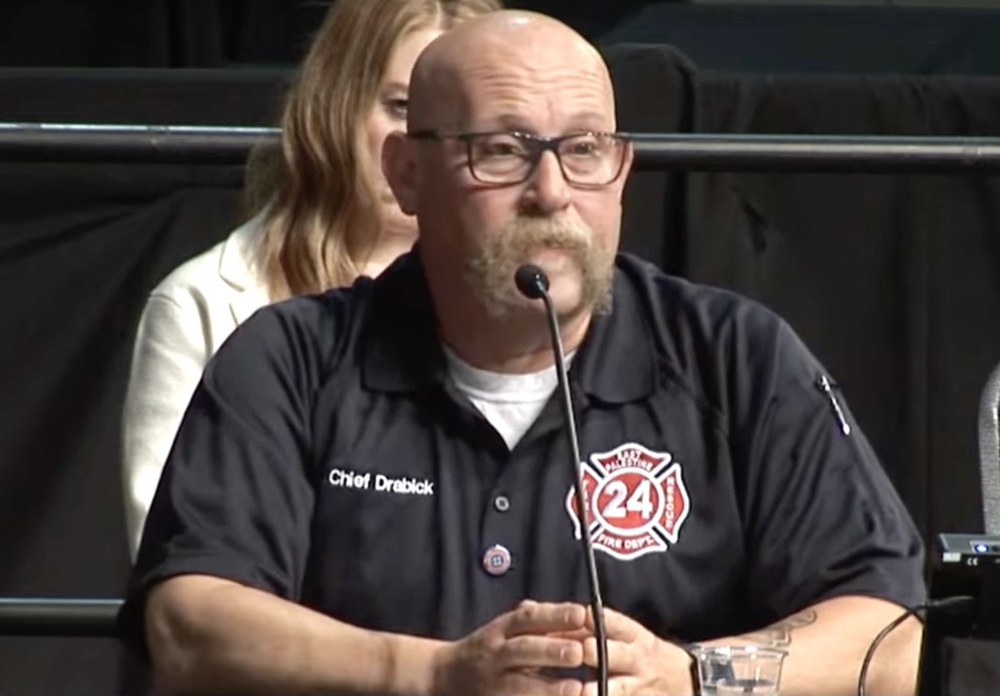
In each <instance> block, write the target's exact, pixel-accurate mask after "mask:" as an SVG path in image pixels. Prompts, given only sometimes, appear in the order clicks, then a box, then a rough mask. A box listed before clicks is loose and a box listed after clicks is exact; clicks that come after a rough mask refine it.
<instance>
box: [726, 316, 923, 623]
mask: <svg viewBox="0 0 1000 696" xmlns="http://www.w3.org/2000/svg"><path fill="white" fill-rule="evenodd" d="M770 357H771V358H773V363H772V367H771V370H770V371H769V372H768V371H765V373H766V374H768V380H767V383H766V384H759V385H756V388H757V389H758V390H761V391H762V392H763V393H765V394H766V398H763V399H761V401H760V402H759V404H760V408H759V411H758V413H757V414H755V415H753V416H750V427H749V428H748V429H747V432H748V438H747V449H746V461H745V465H746V472H745V473H746V476H745V481H744V490H743V507H744V510H745V514H746V530H747V541H748V546H749V549H750V559H751V569H750V577H749V588H750V601H751V602H754V603H758V605H759V606H762V607H763V608H764V609H765V611H766V612H767V613H768V614H769V615H770V617H778V618H780V617H785V616H788V615H789V614H791V613H794V612H795V611H799V610H801V609H802V608H804V607H805V606H808V605H810V604H813V603H815V602H818V601H820V600H823V599H828V598H832V597H835V596H841V595H847V594H858V595H865V596H872V597H878V598H882V599H886V600H889V601H892V602H895V603H897V604H900V605H902V606H912V605H914V604H918V603H920V602H922V601H923V600H924V596H925V588H924V584H923V548H922V544H921V540H920V536H919V534H918V532H917V530H916V527H915V525H914V524H913V521H912V519H911V517H910V515H909V513H908V511H907V510H906V508H905V506H904V505H903V503H902V501H901V500H900V498H899V496H898V494H897V493H896V491H895V489H894V488H893V486H892V484H891V482H890V481H889V479H888V477H887V476H886V474H885V472H884V470H883V469H882V466H881V464H880V463H879V461H878V458H877V457H876V455H875V453H874V451H873V450H872V448H871V446H870V445H869V443H868V441H867V439H866V438H865V436H864V434H863V433H862V432H861V429H860V428H859V427H858V424H857V423H856V422H855V420H854V418H853V416H852V414H851V412H850V409H849V407H848V405H847V403H846V400H845V399H844V397H843V394H842V393H841V392H840V391H839V389H837V386H836V383H835V381H834V380H833V379H832V378H830V377H829V376H828V375H827V373H826V371H825V370H824V368H823V367H822V366H821V365H820V363H819V362H818V361H817V360H816V359H815V358H814V357H813V356H812V355H811V354H810V353H809V352H808V350H807V349H806V348H805V347H804V346H803V345H802V343H801V341H800V340H799V339H798V338H797V337H796V336H795V335H794V333H793V332H792V330H791V329H790V328H789V327H788V326H787V325H786V324H784V323H783V322H782V323H780V324H779V326H778V330H777V337H776V340H775V343H774V345H773V352H771V353H770Z"/></svg>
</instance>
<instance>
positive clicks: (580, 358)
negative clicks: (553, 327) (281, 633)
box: [123, 252, 924, 642]
mask: <svg viewBox="0 0 1000 696" xmlns="http://www.w3.org/2000/svg"><path fill="white" fill-rule="evenodd" d="M570 382H571V388H572V390H573V395H574V402H575V404H574V408H575V412H576V416H577V423H578V426H579V431H580V449H581V456H582V457H583V458H584V460H585V463H586V474H585V482H586V507H587V512H588V514H587V518H588V519H590V521H591V524H592V531H593V533H594V536H595V539H596V542H595V549H596V554H597V563H598V570H599V575H600V579H601V583H602V586H603V592H604V598H605V602H606V604H607V605H609V606H611V607H614V608H615V609H618V610H620V611H622V612H624V613H626V614H628V615H630V616H632V617H634V618H636V619H638V620H639V621H641V622H642V623H643V624H645V625H646V626H647V627H649V628H650V629H652V630H653V631H654V632H655V633H657V634H659V635H661V636H663V637H669V638H672V639H676V640H683V641H689V640H700V639H706V638H710V637H713V636H720V635H731V634H735V633H740V632H745V631H748V630H752V629H755V628H760V627H762V626H764V625H767V624H769V623H772V622H774V621H775V620H778V619H780V618H784V617H786V616H788V615H789V614H791V613H793V612H795V611H797V610H800V609H802V608H804V607H806V606H808V605H810V604H812V603H814V602H816V601H818V600H822V599H825V598H830V597H834V596H837V595H844V594H861V595H870V596H874V597H881V598H885V599H888V600H891V601H893V602H897V603H899V604H901V605H911V604H915V603H918V602H920V601H922V599H923V597H924V587H923V582H922V570H921V569H922V549H921V543H920V540H919V536H918V534H917V532H916V529H915V527H914V525H913V523H912V520H911V519H910V517H909V515H908V514H907V512H906V510H905V508H904V506H903V504H902V503H901V502H900V500H899V498H898V496H897V494H896V493H895V491H894V490H893V488H892V486H891V485H890V483H889V481H888V479H887V478H886V476H885V474H884V472H883V471H882V469H881V467H880V465H879V463H878V461H877V459H876V457H875V455H874V454H873V452H872V449H871V447H870V446H869V444H868V442H867V441H866V440H865V438H864V436H863V434H862V433H861V431H860V430H859V429H858V428H857V426H856V424H855V423H854V421H853V420H852V416H851V413H850V411H849V410H848V407H847V404H846V403H844V400H843V398H842V397H841V395H840V394H839V393H838V392H837V391H836V387H835V386H833V385H832V384H831V382H830V380H828V379H827V378H826V376H825V372H824V370H823V368H822V367H821V366H820V364H819V363H818V362H817V361H816V359H815V358H814V357H813V356H812V355H811V354H810V353H809V352H808V351H807V349H806V348H805V347H804V346H803V345H802V343H801V342H800V341H799V339H798V338H797V337H796V336H795V334H794V333H793V332H792V330H791V329H790V328H789V327H788V325H787V324H785V323H784V322H783V321H781V320H780V319H779V318H777V317H776V316H775V315H774V314H773V313H771V312H769V311H768V310H766V309H765V308H763V307H762V306H760V305H758V304H756V303H753V302H751V301H748V300H746V299H743V298H740V297H738V296H736V295H734V294H731V293H727V292H724V291H720V290H716V289H711V288H706V287H702V286H698V285H694V284H691V283H688V282H685V281H682V280H679V279H677V278H672V277H669V276H667V275H665V274H663V273H662V272H661V271H659V270H658V269H657V268H656V267H654V266H653V265H651V264H648V263H645V262H642V261H639V260H637V259H635V258H630V257H628V256H626V255H621V256H619V258H618V260H617V264H616V271H615V279H614V302H613V311H612V312H611V313H610V314H608V315H604V316H598V317H595V318H594V320H593V321H592V324H591V326H590V329H589V331H588V334H587V336H586V338H585V340H584V342H583V343H582V344H581V345H580V347H579V349H578V351H577V354H576V357H575V359H574V361H573V365H572V369H571V371H570ZM563 427H564V424H563V419H562V417H561V415H560V410H559V405H558V401H557V399H556V398H555V396H553V398H551V399H550V401H549V402H548V403H547V404H546V406H545V408H544V409H543V411H542V412H541V414H540V416H539V417H538V419H537V421H536V422H535V423H534V424H533V425H532V426H531V428H530V429H529V430H528V431H527V433H526V434H525V435H524V437H523V439H521V440H520V441H519V442H518V443H517V445H516V446H515V447H514V449H513V450H512V451H511V450H509V449H508V448H507V446H506V444H505V443H504V441H503V439H502V438H501V437H500V435H499V434H498V433H497V432H496V431H495V430H494V429H493V427H492V426H491V425H490V424H489V423H488V422H487V421H486V420H485V419H484V418H483V416H482V415H481V414H480V413H479V411H478V410H477V409H476V408H475V407H474V406H473V405H472V404H471V403H470V402H469V401H468V399H466V398H465V397H464V396H463V394H462V393H461V392H459V391H458V390H457V389H456V388H455V387H454V386H453V385H452V383H451V382H450V380H449V379H448V376H447V367H446V362H445V359H444V356H443V353H442V350H441V347H440V343H439V340H438V338H437V336H436V333H435V318H434V312H433V307H432V305H431V302H430V299H429V296H428V291H427V287H426V283H425V280H424V277H423V272H422V267H421V264H420V262H419V256H418V252H415V253H411V254H409V255H407V256H404V257H403V258H401V259H400V260H399V261H397V262H396V263H395V264H394V265H393V266H392V267H391V268H390V269H388V270H387V271H386V272H385V273H384V274H382V276H380V277H379V279H377V280H375V281H372V280H368V279H362V280H359V281H358V282H357V283H355V284H354V285H353V286H352V287H351V288H349V289H342V290H333V291H330V292H327V293H325V294H323V295H318V296H311V297H300V298H294V299H291V300H288V301H285V302H282V303H280V304H277V305H273V306H270V307H267V308H264V309H262V310H260V311H259V312H257V313H256V314H255V315H254V316H253V317H252V318H251V319H250V320H248V321H247V322H246V323H245V324H244V325H243V326H241V327H240V329H239V330H238V331H236V332H235V333H234V334H233V335H232V337H231V338H230V339H229V341H227V342H226V343H225V345H224V346H223V347H222V348H221V350H220V351H219V352H218V354H217V355H216V356H215V357H214V358H213V360H212V361H211V362H210V363H209V365H208V367H207V368H206V370H205V374H204V377H203V379H202V382H201V384H200V385H199V387H198V389H197V391H196V393H195V394H194V397H193V399H192V401H191V404H190V406H189V408H188V410H187V413H186V415H185V417H184V420H183V424H182V426H181V428H180V431H179V434H178V436H177V439H176V441H175V444H174V447H173V450H172V452H171V454H170V457H169V460H168V462H167V466H166V468H165V471H164V475H163V478H162V481H161V484H160V487H159V490H158V491H157V494H156V497H155V500H154V503H153V506H152V510H151V512H150V515H149V519H148V522H147V524H146V529H145V534H144V537H143V542H142V547H141V550H140V552H139V556H138V560H137V565H136V567H135V570H134V576H133V581H132V586H131V591H130V596H129V598H128V602H127V604H126V609H125V611H124V614H123V623H124V625H125V628H126V630H127V631H128V632H129V633H130V634H131V636H132V638H133V639H134V640H136V641H139V642H141V640H142V631H141V630H140V627H141V623H140V621H138V619H139V618H140V617H141V611H137V610H138V609H141V606H142V600H143V597H144V595H145V592H146V591H147V590H148V589H149V588H150V586H152V585H153V584H155V583H156V582H158V581H161V580H163V579H165V578H167V577H169V576H172V575H176V574H180V573H207V574H212V575H217V576H222V577H225V578H230V579H232V580H235V581H237V582H239V583H243V584H246V585H250V586H253V587H257V588H260V589H263V590H266V591H268V592H272V593H275V594H277V595H280V596H282V597H285V598H288V599H290V600H293V601H296V602H299V603H302V604H304V605H307V606H309V607H312V608H314V609H317V610H319V611H321V612H324V613H326V614H329V615H330V616H333V617H336V618H338V619H340V620H343V621H346V622H348V623H350V624H354V625H357V626H361V627H365V628H370V629H377V630H385V631H395V632H402V633H408V634H416V635H423V636H434V637H440V638H446V639H454V638H458V637H460V636H463V635H465V634H466V633H468V632H469V631H471V630H473V629H474V628H476V627H478V626H480V625H482V624H483V623H485V622H486V621H488V620H489V619H491V618H492V617H494V616H496V615H498V614H500V613H501V612H504V611H506V610H508V609H510V608H512V607H513V606H515V605H516V604H517V603H518V602H519V601H520V600H522V599H524V598H532V599H536V600H540V601H562V600H575V601H579V602H586V601H587V589H586V587H587V586H586V574H585V571H584V566H583V560H582V555H581V551H580V547H579V542H578V541H577V538H576V535H577V533H578V531H579V524H580V520H581V518H582V516H581V515H580V511H579V510H578V509H577V506H576V505H575V502H574V499H573V498H572V495H571V491H572V481H573V474H572V471H571V468H570V465H569V462H568V460H569V455H568V444H567V440H566V437H565V434H564V430H563ZM848 431H849V432H848Z"/></svg>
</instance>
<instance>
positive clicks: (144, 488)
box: [122, 216, 269, 558]
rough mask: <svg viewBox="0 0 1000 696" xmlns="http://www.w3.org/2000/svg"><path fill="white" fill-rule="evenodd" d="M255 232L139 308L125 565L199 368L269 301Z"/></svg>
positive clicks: (129, 407)
mask: <svg viewBox="0 0 1000 696" xmlns="http://www.w3.org/2000/svg"><path fill="white" fill-rule="evenodd" d="M259 233H260V216H258V217H256V218H254V219H252V220H250V221H249V222H247V223H246V224H244V225H243V226H241V227H239V228H237V229H236V230H235V231H233V232H232V233H231V234H230V235H229V237H228V238H227V239H226V240H225V241H223V242H221V243H219V244H217V245H216V246H214V247H212V248H211V249H209V250H208V251H206V252H205V253H203V254H201V255H199V256H196V257H195V258H193V259H190V260H189V261H187V262H185V263H184V264H182V265H181V266H179V267H178V268H176V269H175V270H174V271H173V272H171V273H170V275H168V276H167V277H166V278H165V279H164V280H163V282H161V283H160V284H159V285H158V286H157V287H156V288H155V289H154V290H153V291H152V293H150V296H149V299H148V300H147V302H146V307H145V308H144V309H143V312H142V317H141V318H140V320H139V328H138V333H137V335H136V339H135V348H134V350H133V354H132V369H131V373H130V376H129V383H128V389H127V391H126V395H125V406H124V412H123V414H122V477H123V484H124V489H125V490H124V492H125V524H126V529H127V532H128V543H129V549H130V551H131V553H132V557H133V558H134V557H135V554H136V552H137V550H138V548H139V540H140V538H141V536H142V527H143V525H144V524H145V522H146V513H147V512H148V511H149V506H150V503H151V502H152V500H153V494H154V493H155V492H156V486H157V483H158V482H159V480H160V473H161V472H162V470H163V465H164V463H165V462H166V460H167V455H168V454H169V453H170V447H171V446H172V445H173V441H174V436H175V435H176V433H177V428H178V427H179V426H180V422H181V418H182V417H183V415H184V411H185V410H186V409H187V405H188V402H189V401H190V400H191V395H192V394H193V393H194V390H195V387H197V386H198V382H199V380H200V379H201V373H202V371H203V370H204V368H205V364H206V363H207V362H208V359H209V358H211V357H212V355H213V354H214V353H215V351H216V350H218V349H219V346H221V345H222V343H223V342H224V341H225V340H226V338H228V337H229V335H230V334H231V333H232V332H233V330H234V329H236V327H237V326H239V324H240V323H242V322H243V321H244V320H245V319H247V318H248V317H249V316H250V315H251V314H253V313H254V312H255V311H257V310H258V309H259V308H261V307H263V306H264V305H266V304H268V302H269V299H268V295H267V289H266V287H265V285H264V281H263V278H262V273H258V268H257V263H256V259H257V242H258V238H259Z"/></svg>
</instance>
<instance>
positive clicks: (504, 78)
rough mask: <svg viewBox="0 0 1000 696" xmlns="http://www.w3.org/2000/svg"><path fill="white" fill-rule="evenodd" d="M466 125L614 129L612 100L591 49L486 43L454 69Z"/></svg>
mask: <svg viewBox="0 0 1000 696" xmlns="http://www.w3.org/2000/svg"><path fill="white" fill-rule="evenodd" d="M458 87H459V89H460V91H461V92H462V98H461V99H459V100H457V102H456V103H457V104H461V105H463V106H464V107H465V108H464V109H462V110H461V111H462V112H463V113H460V114H458V116H459V120H460V121H462V123H459V124H456V125H458V126H460V127H462V128H468V129H477V130H483V129H522V130H528V131H529V132H536V133H539V134H547V135H554V134H556V132H555V131H559V132H561V131H565V130H572V129H581V128H583V129H590V130H614V100H613V97H612V94H611V86H610V83H609V81H608V76H607V71H606V70H605V69H604V67H603V64H602V63H601V62H600V60H599V59H598V58H597V57H596V55H594V54H592V53H589V52H586V51H582V50H575V49H572V48H571V49H570V50H566V49H565V47H562V50H560V47H554V46H546V45H544V44H539V43H534V44H531V43H529V44H528V45H526V46H524V45H522V46H518V47H517V50H516V51H512V50H510V48H509V47H508V46H496V45H493V46H486V47H484V50H482V51H479V52H477V54H476V55H475V56H473V57H470V60H469V61H468V62H467V63H466V64H465V65H464V66H462V68H461V69H460V71H459V80H458Z"/></svg>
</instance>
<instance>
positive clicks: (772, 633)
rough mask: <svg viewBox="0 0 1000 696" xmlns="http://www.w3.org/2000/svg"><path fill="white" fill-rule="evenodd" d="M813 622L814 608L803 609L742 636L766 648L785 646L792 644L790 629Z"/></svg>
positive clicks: (814, 619) (814, 620) (814, 621)
mask: <svg viewBox="0 0 1000 696" xmlns="http://www.w3.org/2000/svg"><path fill="white" fill-rule="evenodd" d="M813 623H816V610H815V609H805V610H803V611H800V612H799V613H798V614H792V615H791V616H789V617H788V618H787V619H782V620H781V621H778V622H777V623H774V624H771V625H770V626H768V627H767V628H762V629H760V630H759V631H754V632H753V633H747V634H746V635H745V636H744V638H746V639H747V640H749V641H751V642H753V643H757V644H758V645H763V646H765V647H768V648H785V647H788V646H789V645H791V644H792V631H794V630H795V629H797V628H802V627H803V626H808V625H809V624H813Z"/></svg>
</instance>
